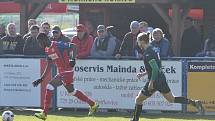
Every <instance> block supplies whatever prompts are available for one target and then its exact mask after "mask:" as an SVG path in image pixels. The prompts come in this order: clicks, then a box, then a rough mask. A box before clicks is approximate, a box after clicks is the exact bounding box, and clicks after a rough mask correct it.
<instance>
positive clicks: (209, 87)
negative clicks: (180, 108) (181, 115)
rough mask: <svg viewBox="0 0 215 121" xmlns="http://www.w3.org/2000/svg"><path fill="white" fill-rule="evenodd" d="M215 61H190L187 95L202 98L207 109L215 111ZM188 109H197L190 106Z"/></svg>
mask: <svg viewBox="0 0 215 121" xmlns="http://www.w3.org/2000/svg"><path fill="white" fill-rule="evenodd" d="M214 85H215V62H189V63H188V78H187V96H188V98H191V99H198V100H201V101H202V103H203V106H204V108H205V111H207V112H214V111H215V94H214V92H215V88H214ZM188 111H191V112H193V111H196V109H195V108H193V107H191V106H189V107H188Z"/></svg>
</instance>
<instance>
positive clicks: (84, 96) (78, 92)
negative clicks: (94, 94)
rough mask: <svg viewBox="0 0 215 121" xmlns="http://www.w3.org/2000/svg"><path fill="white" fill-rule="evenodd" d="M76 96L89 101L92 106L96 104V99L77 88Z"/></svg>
mask: <svg viewBox="0 0 215 121" xmlns="http://www.w3.org/2000/svg"><path fill="white" fill-rule="evenodd" d="M74 96H75V97H77V98H78V99H79V100H81V101H83V102H87V103H88V104H89V105H90V106H93V105H94V104H95V102H94V101H92V100H91V99H90V98H88V97H87V96H86V95H85V94H84V93H83V92H81V91H79V90H76V93H75V94H74Z"/></svg>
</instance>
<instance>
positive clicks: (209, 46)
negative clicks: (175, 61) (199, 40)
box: [197, 27, 215, 57]
mask: <svg viewBox="0 0 215 121" xmlns="http://www.w3.org/2000/svg"><path fill="white" fill-rule="evenodd" d="M197 56H198V57H206V56H207V57H215V27H214V28H213V29H212V31H211V32H210V34H209V37H208V38H207V39H206V40H205V44H204V50H203V52H200V53H198V54H197Z"/></svg>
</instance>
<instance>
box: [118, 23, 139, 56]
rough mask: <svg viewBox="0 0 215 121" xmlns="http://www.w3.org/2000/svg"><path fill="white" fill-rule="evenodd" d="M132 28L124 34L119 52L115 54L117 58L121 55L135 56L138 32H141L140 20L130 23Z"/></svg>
mask: <svg viewBox="0 0 215 121" xmlns="http://www.w3.org/2000/svg"><path fill="white" fill-rule="evenodd" d="M130 30H131V31H130V32H128V33H127V34H126V35H125V36H124V38H123V41H122V44H121V46H120V49H119V53H118V54H116V56H115V57H116V58H120V57H121V56H135V47H136V41H137V34H138V33H139V22H138V21H132V22H131V24H130Z"/></svg>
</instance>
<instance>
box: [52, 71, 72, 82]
mask: <svg viewBox="0 0 215 121" xmlns="http://www.w3.org/2000/svg"><path fill="white" fill-rule="evenodd" d="M73 74H74V72H73V71H64V72H60V73H58V74H57V75H56V76H57V77H58V78H60V80H61V81H62V82H63V84H64V85H68V84H72V83H73Z"/></svg>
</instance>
